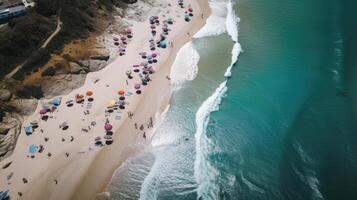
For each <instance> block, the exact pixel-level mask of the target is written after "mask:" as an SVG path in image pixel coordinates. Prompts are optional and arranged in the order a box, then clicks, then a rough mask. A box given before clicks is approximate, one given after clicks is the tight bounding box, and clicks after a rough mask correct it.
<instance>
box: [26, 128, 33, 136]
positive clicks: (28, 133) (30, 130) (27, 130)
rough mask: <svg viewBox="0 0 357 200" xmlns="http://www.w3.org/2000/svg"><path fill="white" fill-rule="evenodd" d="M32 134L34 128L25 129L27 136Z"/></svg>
mask: <svg viewBox="0 0 357 200" xmlns="http://www.w3.org/2000/svg"><path fill="white" fill-rule="evenodd" d="M31 133H32V126H26V127H25V134H26V135H30V134H31Z"/></svg>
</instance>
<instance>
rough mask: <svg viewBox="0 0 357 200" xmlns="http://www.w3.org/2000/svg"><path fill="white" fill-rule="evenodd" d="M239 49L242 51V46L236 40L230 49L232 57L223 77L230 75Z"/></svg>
mask: <svg viewBox="0 0 357 200" xmlns="http://www.w3.org/2000/svg"><path fill="white" fill-rule="evenodd" d="M241 51H242V47H241V46H240V44H239V43H238V42H237V43H235V44H234V46H233V49H232V59H231V60H232V61H231V64H230V65H229V67H228V68H227V70H226V72H225V73H224V76H225V77H230V76H231V75H232V67H233V66H234V65H235V64H236V63H237V61H238V57H239V54H240V52H241Z"/></svg>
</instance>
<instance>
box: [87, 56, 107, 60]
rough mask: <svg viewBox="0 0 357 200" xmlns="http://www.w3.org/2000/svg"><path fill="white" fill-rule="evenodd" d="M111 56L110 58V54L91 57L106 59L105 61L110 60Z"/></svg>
mask: <svg viewBox="0 0 357 200" xmlns="http://www.w3.org/2000/svg"><path fill="white" fill-rule="evenodd" d="M109 58H110V56H109V55H95V56H91V57H90V59H92V60H104V61H108V60H109Z"/></svg>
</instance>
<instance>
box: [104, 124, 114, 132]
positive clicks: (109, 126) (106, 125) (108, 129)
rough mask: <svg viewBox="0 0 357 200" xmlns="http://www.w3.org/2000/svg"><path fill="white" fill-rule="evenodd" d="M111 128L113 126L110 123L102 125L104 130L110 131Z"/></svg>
mask: <svg viewBox="0 0 357 200" xmlns="http://www.w3.org/2000/svg"><path fill="white" fill-rule="evenodd" d="M112 128H113V126H112V125H111V124H105V126H104V129H105V130H106V131H110V130H112Z"/></svg>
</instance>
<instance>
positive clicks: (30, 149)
mask: <svg viewBox="0 0 357 200" xmlns="http://www.w3.org/2000/svg"><path fill="white" fill-rule="evenodd" d="M29 152H30V153H32V154H34V153H36V152H37V146H36V145H34V144H31V145H30V147H29Z"/></svg>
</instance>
